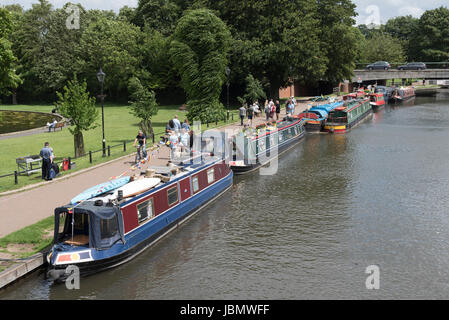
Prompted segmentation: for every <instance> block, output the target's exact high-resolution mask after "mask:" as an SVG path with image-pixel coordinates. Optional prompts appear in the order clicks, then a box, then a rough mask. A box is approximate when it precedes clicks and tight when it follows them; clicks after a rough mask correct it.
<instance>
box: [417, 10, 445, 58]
mask: <svg viewBox="0 0 449 320" xmlns="http://www.w3.org/2000/svg"><path fill="white" fill-rule="evenodd" d="M410 47H411V48H410V55H411V58H412V59H413V60H415V61H426V62H427V61H428V62H446V61H448V60H449V9H448V8H445V7H440V8H438V9H434V10H427V11H426V12H424V14H423V15H422V16H421V18H420V19H419V22H418V26H417V30H416V32H415V33H414V34H413V36H412V39H411V40H410Z"/></svg>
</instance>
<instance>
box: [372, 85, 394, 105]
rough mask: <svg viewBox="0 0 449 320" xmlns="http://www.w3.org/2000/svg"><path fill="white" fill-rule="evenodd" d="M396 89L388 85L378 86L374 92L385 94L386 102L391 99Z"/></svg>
mask: <svg viewBox="0 0 449 320" xmlns="http://www.w3.org/2000/svg"><path fill="white" fill-rule="evenodd" d="M393 91H394V89H393V88H392V87H386V86H376V88H375V90H374V93H382V94H383V95H384V100H385V104H388V102H389V101H390V100H391V97H392V95H393Z"/></svg>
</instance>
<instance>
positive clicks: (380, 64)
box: [365, 61, 391, 70]
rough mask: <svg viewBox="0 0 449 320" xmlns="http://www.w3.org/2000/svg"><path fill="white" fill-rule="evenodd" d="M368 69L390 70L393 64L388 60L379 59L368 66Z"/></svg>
mask: <svg viewBox="0 0 449 320" xmlns="http://www.w3.org/2000/svg"><path fill="white" fill-rule="evenodd" d="M365 69H368V70H389V69H391V65H390V64H389V63H388V62H386V61H377V62H375V63H371V64H369V65H367V66H366V68H365Z"/></svg>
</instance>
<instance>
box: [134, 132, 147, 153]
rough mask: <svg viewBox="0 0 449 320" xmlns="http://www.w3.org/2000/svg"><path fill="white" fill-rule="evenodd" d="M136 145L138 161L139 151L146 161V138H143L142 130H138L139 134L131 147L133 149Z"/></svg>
mask: <svg viewBox="0 0 449 320" xmlns="http://www.w3.org/2000/svg"><path fill="white" fill-rule="evenodd" d="M137 143H138V144H139V145H138V147H137V155H138V160H140V151H142V154H143V157H144V159H145V160H148V159H147V151H146V150H145V149H146V145H147V137H145V135H144V134H143V131H142V130H140V131H139V134H138V135H137V136H136V139H135V140H134V144H133V147H135V146H136V144H137Z"/></svg>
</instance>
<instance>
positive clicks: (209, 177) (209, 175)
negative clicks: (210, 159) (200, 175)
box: [207, 168, 215, 184]
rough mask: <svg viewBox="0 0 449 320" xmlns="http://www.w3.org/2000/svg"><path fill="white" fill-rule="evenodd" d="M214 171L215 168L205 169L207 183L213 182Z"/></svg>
mask: <svg viewBox="0 0 449 320" xmlns="http://www.w3.org/2000/svg"><path fill="white" fill-rule="evenodd" d="M214 172H215V170H214V169H213V168H212V169H209V170H207V183H209V184H210V183H212V182H214V180H215V175H214Z"/></svg>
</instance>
